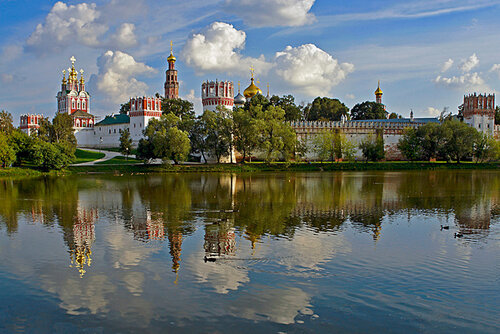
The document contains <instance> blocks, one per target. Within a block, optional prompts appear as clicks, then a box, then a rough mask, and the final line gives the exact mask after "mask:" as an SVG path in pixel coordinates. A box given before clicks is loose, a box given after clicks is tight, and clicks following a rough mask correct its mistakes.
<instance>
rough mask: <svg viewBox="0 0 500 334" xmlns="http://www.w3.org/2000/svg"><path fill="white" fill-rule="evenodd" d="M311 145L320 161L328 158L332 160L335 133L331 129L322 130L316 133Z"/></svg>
mask: <svg viewBox="0 0 500 334" xmlns="http://www.w3.org/2000/svg"><path fill="white" fill-rule="evenodd" d="M313 147H314V151H315V152H316V154H317V155H318V158H319V160H320V161H323V160H328V159H330V160H331V161H332V162H333V161H334V156H335V133H333V132H332V131H323V132H321V133H319V134H317V135H316V136H315V137H314V139H313Z"/></svg>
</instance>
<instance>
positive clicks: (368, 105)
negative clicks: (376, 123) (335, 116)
mask: <svg viewBox="0 0 500 334" xmlns="http://www.w3.org/2000/svg"><path fill="white" fill-rule="evenodd" d="M387 114H388V113H387V111H385V109H384V106H383V105H382V104H380V103H376V102H371V101H366V102H363V103H358V104H356V105H355V106H354V107H353V108H352V109H351V119H353V120H364V119H386V118H387Z"/></svg>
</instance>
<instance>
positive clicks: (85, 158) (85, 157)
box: [74, 148, 105, 164]
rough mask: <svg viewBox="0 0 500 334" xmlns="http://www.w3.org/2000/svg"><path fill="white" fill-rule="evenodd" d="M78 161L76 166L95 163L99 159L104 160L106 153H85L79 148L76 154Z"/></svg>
mask: <svg viewBox="0 0 500 334" xmlns="http://www.w3.org/2000/svg"><path fill="white" fill-rule="evenodd" d="M75 156H76V160H75V162H74V163H75V164H81V163H83V162H89V161H95V160H97V159H102V158H104V156H105V154H104V153H99V152H91V151H85V150H81V149H79V148H77V149H76V152H75Z"/></svg>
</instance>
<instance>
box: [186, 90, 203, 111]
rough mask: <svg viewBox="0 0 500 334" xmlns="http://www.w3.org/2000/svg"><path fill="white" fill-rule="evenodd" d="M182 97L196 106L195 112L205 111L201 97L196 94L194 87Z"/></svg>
mask: <svg viewBox="0 0 500 334" xmlns="http://www.w3.org/2000/svg"><path fill="white" fill-rule="evenodd" d="M181 85H182V84H181ZM182 99H183V100H188V101H189V102H191V103H192V104H193V106H194V110H195V112H197V113H198V114H201V112H202V111H203V105H202V102H201V97H200V96H196V95H195V92H194V89H191V90H190V91H189V94H187V95H184V96H182Z"/></svg>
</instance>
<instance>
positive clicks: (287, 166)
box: [0, 161, 500, 177]
mask: <svg viewBox="0 0 500 334" xmlns="http://www.w3.org/2000/svg"><path fill="white" fill-rule="evenodd" d="M458 169H465V170H500V162H488V163H475V162H464V163H460V164H457V163H446V162H406V161H404V162H368V163H365V162H340V163H335V162H334V163H331V162H325V163H319V162H315V163H279V162H278V163H271V164H267V163H245V164H203V165H200V164H182V165H162V164H157V165H143V164H130V165H127V164H119V165H118V164H117V165H88V166H70V167H67V168H66V169H64V170H61V171H50V172H44V171H40V170H37V169H33V168H28V167H12V168H7V169H0V177H4V176H16V177H17V176H19V177H26V176H46V175H73V174H139V175H140V174H158V173H256V172H330V171H407V170H458Z"/></svg>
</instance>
